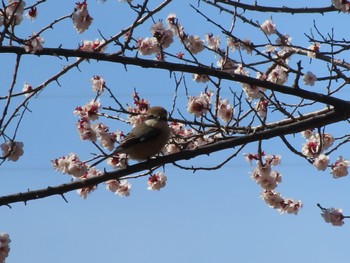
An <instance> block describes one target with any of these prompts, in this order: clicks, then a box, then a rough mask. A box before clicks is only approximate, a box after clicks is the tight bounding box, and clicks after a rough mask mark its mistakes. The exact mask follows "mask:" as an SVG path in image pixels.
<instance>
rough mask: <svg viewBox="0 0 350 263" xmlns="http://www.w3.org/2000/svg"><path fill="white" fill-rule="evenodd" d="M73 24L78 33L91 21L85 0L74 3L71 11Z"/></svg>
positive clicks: (86, 27) (87, 26)
mask: <svg viewBox="0 0 350 263" xmlns="http://www.w3.org/2000/svg"><path fill="white" fill-rule="evenodd" d="M72 20H73V25H74V27H75V29H76V30H77V32H78V33H79V34H81V33H83V32H84V31H85V30H86V29H88V28H89V26H90V25H91V23H92V20H93V18H92V17H91V16H90V15H89V11H88V9H87V3H86V0H84V1H83V2H81V3H80V2H78V3H76V6H75V8H74V11H73V13H72Z"/></svg>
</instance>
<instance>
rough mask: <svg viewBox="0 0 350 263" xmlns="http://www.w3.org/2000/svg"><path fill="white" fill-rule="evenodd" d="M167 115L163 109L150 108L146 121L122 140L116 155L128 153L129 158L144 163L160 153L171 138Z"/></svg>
mask: <svg viewBox="0 0 350 263" xmlns="http://www.w3.org/2000/svg"><path fill="white" fill-rule="evenodd" d="M167 115H168V113H167V111H166V110H165V109H164V108H162V107H159V106H155V107H151V108H149V109H148V111H147V115H146V119H145V120H144V121H143V122H141V123H139V124H137V125H136V126H135V127H134V128H133V129H132V130H131V131H130V132H129V133H128V134H127V135H126V136H125V137H124V138H123V139H122V141H121V142H120V144H119V146H118V147H117V148H116V149H115V151H114V154H116V153H126V154H127V155H128V157H129V158H131V159H134V160H138V161H142V160H147V159H149V158H150V157H152V156H154V155H156V154H157V153H159V152H160V151H161V150H162V149H163V147H164V146H165V144H166V143H167V141H168V139H169V136H170V128H169V125H168V123H167Z"/></svg>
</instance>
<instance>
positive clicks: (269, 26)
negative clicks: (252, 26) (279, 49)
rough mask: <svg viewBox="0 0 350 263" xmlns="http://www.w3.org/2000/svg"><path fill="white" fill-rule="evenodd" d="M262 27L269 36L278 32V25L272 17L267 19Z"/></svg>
mask: <svg viewBox="0 0 350 263" xmlns="http://www.w3.org/2000/svg"><path fill="white" fill-rule="evenodd" d="M260 28H261V30H262V31H263V32H264V33H265V34H266V35H268V36H269V35H272V34H275V33H276V25H275V24H274V23H273V22H272V20H271V19H268V20H266V21H265V22H264V23H263V24H262V25H261V26H260Z"/></svg>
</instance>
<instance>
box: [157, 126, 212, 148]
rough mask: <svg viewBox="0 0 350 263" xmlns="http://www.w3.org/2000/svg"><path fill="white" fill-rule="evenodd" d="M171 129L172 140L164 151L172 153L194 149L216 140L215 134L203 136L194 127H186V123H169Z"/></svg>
mask: <svg viewBox="0 0 350 263" xmlns="http://www.w3.org/2000/svg"><path fill="white" fill-rule="evenodd" d="M169 127H170V129H171V133H172V135H171V137H172V139H171V141H170V142H169V143H168V144H167V145H166V146H165V149H164V151H163V152H164V153H165V154H172V153H176V152H179V151H181V150H186V149H187V150H193V149H196V148H197V147H199V146H202V145H204V144H208V143H211V142H213V141H214V139H215V135H211V136H203V135H202V134H199V133H198V132H196V131H195V130H194V129H190V128H186V127H185V125H184V124H182V123H179V122H172V123H170V125H169Z"/></svg>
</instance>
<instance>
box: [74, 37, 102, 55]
mask: <svg viewBox="0 0 350 263" xmlns="http://www.w3.org/2000/svg"><path fill="white" fill-rule="evenodd" d="M104 43H105V40H101V41H100V40H98V39H96V40H95V41H91V40H84V41H83V42H82V43H81V44H80V45H79V47H78V50H79V51H85V52H104V50H105V48H101V46H102V45H103V44H104Z"/></svg>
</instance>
